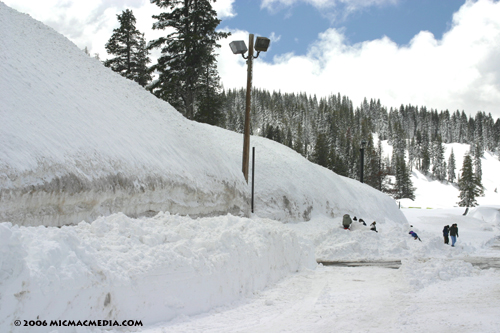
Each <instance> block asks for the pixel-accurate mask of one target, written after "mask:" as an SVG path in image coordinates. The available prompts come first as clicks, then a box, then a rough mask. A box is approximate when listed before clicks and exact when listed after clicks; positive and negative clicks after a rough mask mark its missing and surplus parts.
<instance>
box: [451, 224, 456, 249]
mask: <svg viewBox="0 0 500 333" xmlns="http://www.w3.org/2000/svg"><path fill="white" fill-rule="evenodd" d="M450 237H451V246H455V243H456V242H457V237H458V226H457V224H456V223H453V224H452V225H451V227H450Z"/></svg>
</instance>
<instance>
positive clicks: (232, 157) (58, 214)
mask: <svg viewBox="0 0 500 333" xmlns="http://www.w3.org/2000/svg"><path fill="white" fill-rule="evenodd" d="M0 71H1V73H2V75H1V76H0V100H1V105H0V117H1V122H0V143H1V144H0V221H9V222H12V223H15V224H19V225H46V226H61V225H69V224H76V223H79V222H80V221H82V220H85V221H93V220H94V219H96V218H97V217H98V216H101V215H109V214H112V213H117V212H123V213H125V214H127V215H129V216H140V215H148V214H155V213H157V212H159V211H168V212H170V213H172V214H181V215H191V216H193V215H196V216H210V215H218V214H225V213H232V214H237V215H249V202H250V186H249V185H248V184H247V183H246V182H245V180H244V178H243V175H242V173H241V148H242V141H243V138H242V135H241V134H237V133H233V132H230V131H226V130H223V129H220V128H216V127H213V126H208V125H205V124H198V123H196V122H192V121H189V120H187V119H185V118H184V117H183V116H182V115H180V114H179V113H178V112H177V111H176V110H174V109H173V108H172V107H171V106H170V105H169V104H168V103H166V102H164V101H162V100H159V99H157V98H156V97H155V96H153V95H152V94H150V93H149V92H147V91H146V90H144V89H143V88H142V87H140V86H139V85H137V84H136V83H135V82H132V81H130V80H127V79H125V78H123V77H121V76H120V75H118V74H116V73H114V72H113V71H111V70H110V69H108V68H106V67H104V66H103V65H102V64H101V63H100V62H99V61H98V60H96V59H94V58H91V57H89V56H87V55H86V54H85V53H84V52H83V51H82V50H80V49H78V48H77V47H76V46H75V45H74V44H73V43H72V42H70V41H69V40H68V39H66V38H65V37H63V36H62V35H60V34H59V33H57V32H56V31H54V30H53V29H51V28H49V27H47V26H45V25H44V24H42V23H40V22H38V21H36V20H34V19H32V18H31V17H30V16H28V15H25V14H21V13H18V12H17V11H15V10H13V9H11V8H9V7H7V6H6V5H5V4H3V3H1V2H0ZM252 145H253V146H256V149H257V160H256V171H255V175H256V178H255V184H256V187H255V198H256V200H255V204H256V206H255V212H256V214H258V215H259V216H261V217H268V218H272V219H278V220H281V221H284V222H287V221H303V220H309V219H310V218H311V216H313V215H314V214H322V215H329V216H339V215H341V214H343V213H346V212H347V213H351V214H354V215H358V216H365V217H368V216H369V217H372V218H373V219H377V221H380V220H383V219H385V218H386V217H387V216H391V217H392V218H393V219H394V221H399V220H402V221H405V218H404V216H403V215H402V214H401V213H400V212H399V210H398V209H397V207H396V205H395V203H394V201H393V200H392V199H391V198H389V197H387V196H386V195H384V194H382V193H380V192H378V191H376V190H374V189H372V188H370V187H369V186H366V185H363V184H360V183H359V182H357V181H354V180H351V179H347V178H344V177H340V176H338V175H336V174H334V173H333V172H331V171H329V170H327V169H324V168H322V167H319V166H317V165H314V164H312V163H310V162H309V161H307V160H306V159H304V158H303V157H302V156H301V155H299V154H297V153H296V152H294V151H292V150H290V149H288V148H286V147H284V146H282V145H279V144H277V143H275V142H272V141H269V140H266V139H264V138H258V137H252ZM367 197H368V198H369V199H368V200H367Z"/></svg>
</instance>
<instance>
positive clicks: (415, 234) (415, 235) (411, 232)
mask: <svg viewBox="0 0 500 333" xmlns="http://www.w3.org/2000/svg"><path fill="white" fill-rule="evenodd" d="M409 234H410V235H412V236H413V239H414V240H417V239H418V240H419V241H422V240H421V239H420V237H418V235H417V233H416V232H414V231H410V232H409Z"/></svg>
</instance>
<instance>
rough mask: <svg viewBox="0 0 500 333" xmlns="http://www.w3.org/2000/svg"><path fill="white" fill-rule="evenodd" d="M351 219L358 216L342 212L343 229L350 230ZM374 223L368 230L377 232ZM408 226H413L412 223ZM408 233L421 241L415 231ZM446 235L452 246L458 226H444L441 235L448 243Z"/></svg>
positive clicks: (360, 221) (355, 218) (363, 222)
mask: <svg viewBox="0 0 500 333" xmlns="http://www.w3.org/2000/svg"><path fill="white" fill-rule="evenodd" d="M353 220H354V221H358V218H357V217H356V216H354V218H353V219H351V216H350V215H349V214H344V218H343V219H342V226H343V227H344V229H346V230H347V229H349V230H350V229H351V224H352V221H353ZM358 222H359V223H361V224H362V225H364V226H366V223H365V221H364V220H363V219H359V221H358ZM376 225H377V222H375V221H373V223H372V224H370V230H372V231H375V232H378V231H377V227H376ZM410 227H411V228H413V226H412V225H411V226H410ZM409 234H410V235H411V236H412V237H413V239H414V240H417V239H418V240H419V241H422V240H421V239H420V237H419V236H418V235H417V233H416V232H415V231H413V230H410V232H409ZM448 235H449V236H450V237H451V246H453V247H454V246H455V243H456V242H457V237H458V226H457V224H456V223H454V224H452V225H451V227H450V226H449V225H446V226H444V229H443V237H444V243H445V244H449V238H448Z"/></svg>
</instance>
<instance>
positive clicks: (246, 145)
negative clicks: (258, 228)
mask: <svg viewBox="0 0 500 333" xmlns="http://www.w3.org/2000/svg"><path fill="white" fill-rule="evenodd" d="M253 39H254V38H253V34H250V37H249V39H248V60H247V64H248V66H247V67H248V69H247V99H246V109H245V133H244V137H243V175H244V176H245V180H246V181H247V184H248V163H249V160H250V156H249V155H250V103H251V97H252V63H253Z"/></svg>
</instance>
